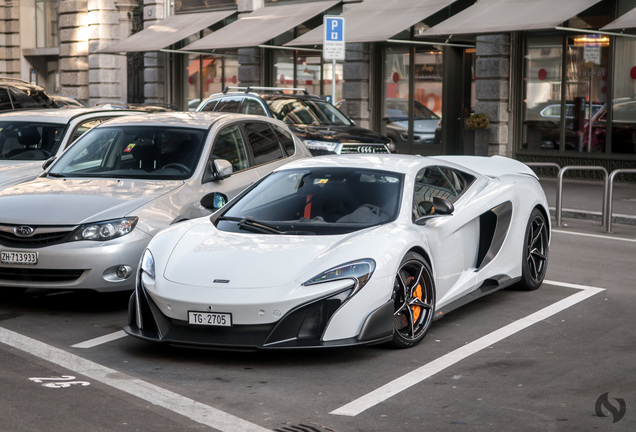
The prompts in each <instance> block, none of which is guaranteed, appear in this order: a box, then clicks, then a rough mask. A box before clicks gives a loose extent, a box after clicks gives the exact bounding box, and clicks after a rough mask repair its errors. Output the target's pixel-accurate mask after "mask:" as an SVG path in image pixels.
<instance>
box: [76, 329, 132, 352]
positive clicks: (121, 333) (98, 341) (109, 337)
mask: <svg viewBox="0 0 636 432" xmlns="http://www.w3.org/2000/svg"><path fill="white" fill-rule="evenodd" d="M123 337H126V332H125V331H123V330H120V331H118V332H115V333H111V334H107V335H104V336H100V337H97V338H95V339H90V340H87V341H85V342H80V343H76V344H75V345H71V348H93V347H96V346H97V345H101V344H105V343H107V342H111V341H114V340H117V339H121V338H123Z"/></svg>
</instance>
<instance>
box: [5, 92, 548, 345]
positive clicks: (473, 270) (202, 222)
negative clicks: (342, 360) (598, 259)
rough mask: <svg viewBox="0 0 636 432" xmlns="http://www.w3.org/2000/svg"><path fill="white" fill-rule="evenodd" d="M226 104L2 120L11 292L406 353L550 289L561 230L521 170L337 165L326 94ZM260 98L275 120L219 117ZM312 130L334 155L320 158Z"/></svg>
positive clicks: (200, 339) (148, 336)
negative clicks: (92, 298) (113, 302)
mask: <svg viewBox="0 0 636 432" xmlns="http://www.w3.org/2000/svg"><path fill="white" fill-rule="evenodd" d="M223 95H229V92H228V93H224V94H223ZM230 96H232V97H234V96H237V97H238V96H240V97H238V99H237V100H234V101H233V100H232V99H231V98H230ZM230 96H228V98H227V99H226V98H225V96H220V95H217V96H215V97H211V98H210V99H209V100H206V101H203V102H202V103H201V106H200V108H202V109H201V110H199V111H205V110H204V109H203V107H205V106H213V108H211V109H210V111H213V112H143V113H140V111H138V110H130V109H128V110H127V109H114V108H113V107H112V106H111V107H108V108H106V109H95V108H93V109H89V108H67V109H57V110H51V109H49V110H33V111H28V112H27V111H21V112H12V113H7V114H2V115H0V166H1V167H2V170H1V171H0V174H1V175H2V176H3V177H0V178H2V179H3V180H2V181H3V183H2V184H0V294H6V293H9V292H12V293H16V292H23V291H25V290H27V289H29V288H39V289H53V290H60V289H62V290H68V289H70V290H80V289H88V290H95V291H100V292H111V291H131V292H132V295H131V297H130V302H129V314H128V315H129V320H128V323H127V325H126V326H125V327H124V330H125V331H126V332H127V333H128V334H130V335H132V336H134V337H137V338H140V339H143V340H147V341H153V342H160V343H169V344H177V345H195V346H203V347H214V348H226V349H250V350H251V349H280V348H317V347H339V346H347V345H368V344H378V343H390V344H392V345H393V346H395V347H397V348H408V347H412V346H414V345H416V344H417V343H419V342H420V341H421V340H422V339H423V338H424V336H425V335H426V333H427V332H428V330H429V328H430V326H431V324H432V322H433V320H434V319H435V318H439V317H442V316H444V314H446V313H447V312H449V311H451V310H453V309H455V308H456V307H458V306H460V305H462V304H465V303H466V302H468V301H470V300H471V299H475V298H478V297H480V296H482V295H485V294H488V293H491V292H493V291H496V290H498V289H503V288H506V287H509V286H513V285H515V286H517V287H518V288H520V289H524V290H534V289H536V288H538V287H539V286H540V285H541V283H542V281H543V279H544V277H545V274H546V270H547V264H548V250H549V243H550V219H549V213H548V205H547V201H546V198H545V195H544V193H543V189H542V188H541V186H540V184H539V182H538V179H537V177H536V175H535V174H534V173H533V172H532V170H531V169H529V168H528V167H527V166H526V165H524V164H522V163H520V162H517V161H514V160H512V159H508V158H504V157H492V158H480V157H474V156H454V157H450V156H449V157H442V156H440V157H434V158H433V157H428V158H427V157H422V156H410V155H395V154H393V155H392V154H387V153H388V146H387V143H386V142H383V141H382V139H381V138H380V139H379V141H370V142H367V143H361V142H360V143H356V144H355V145H356V146H358V147H357V148H356V149H355V151H353V152H352V153H356V154H348V155H345V154H337V153H345V152H346V149H347V148H348V147H347V146H348V145H351V140H352V139H353V138H347V139H346V140H345V139H342V138H341V137H342V136H344V135H343V134H346V133H347V132H346V131H347V130H349V131H351V130H352V129H353V128H354V126H353V124H351V123H347V118H346V117H345V116H343V115H342V113H340V112H339V111H338V110H337V109H335V108H333V107H332V106H331V105H330V104H326V103H325V102H323V101H322V100H320V99H319V98H314V97H311V96H309V95H304V96H302V97H298V96H294V95H292V96H289V95H285V94H277V95H275V96H271V97H269V96H268V97H265V96H260V99H254V98H253V95H252V94H251V92H250V91H247V92H240V94H239V95H230ZM254 101H256V102H259V101H260V102H263V101H265V102H264V103H265V104H264V105H260V107H261V108H262V109H263V110H264V109H265V108H267V109H269V110H270V111H269V114H267V113H268V112H267V111H264V112H265V114H267V115H263V113H257V114H259V115H253V114H251V113H238V112H232V113H227V112H225V110H224V109H221V108H219V109H218V110H217V109H216V107H217V106H219V107H220V105H221V104H230V103H234V104H238V105H237V110H239V111H243V107H244V106H248V105H249V104H251V103H252V102H254ZM270 114H271V115H270ZM312 116H313V117H312ZM276 117H278V118H276ZM312 118H313V119H315V120H311V119H312ZM299 119H304V120H303V122H304V123H302V124H301V123H299V122H300V120H299ZM327 124H328V126H327ZM292 127H293V128H294V129H292ZM314 127H315V128H316V130H320V133H321V134H326V135H319V136H320V138H319V139H318V141H320V142H321V143H323V144H321V145H317V146H316V145H315V146H314V147H313V150H314V152H317V153H321V152H325V151H327V152H328V153H335V154H332V155H327V156H320V157H312V156H313V155H312V152H311V151H310V148H309V147H308V145H311V144H312V142H314V141H316V140H313V139H309V138H307V136H308V135H303V132H302V131H303V130H305V131H307V130H311V129H312V128H314ZM338 127H342V128H343V129H342V130H341V131H340V132H337V130H338ZM307 133H308V132H307ZM312 133H313V132H312ZM303 136H304V138H303ZM311 136H313V135H311ZM328 139H333V141H327V140H328ZM324 143H331V144H324ZM333 143H336V144H333ZM361 147H367V148H369V149H370V150H369V151H368V152H367V151H366V150H362V149H361ZM380 147H382V148H380ZM375 150H378V151H377V152H376V151H375ZM360 153H362V154H360ZM122 324H123V323H122Z"/></svg>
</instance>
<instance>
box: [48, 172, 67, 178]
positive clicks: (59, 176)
mask: <svg viewBox="0 0 636 432" xmlns="http://www.w3.org/2000/svg"><path fill="white" fill-rule="evenodd" d="M47 175H50V176H51V177H58V178H61V177H66V176H65V175H64V174H58V173H52V172H50V173H47Z"/></svg>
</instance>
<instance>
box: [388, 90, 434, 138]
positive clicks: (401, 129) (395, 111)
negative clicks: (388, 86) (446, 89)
mask: <svg viewBox="0 0 636 432" xmlns="http://www.w3.org/2000/svg"><path fill="white" fill-rule="evenodd" d="M408 103H409V101H408V99H398V98H389V99H387V100H386V102H385V117H384V121H385V122H386V134H387V136H388V137H389V138H391V139H392V140H393V142H394V143H395V144H396V145H400V144H408V142H409V134H408V124H409V115H408V112H409V109H408ZM439 122H440V117H439V116H438V115H437V114H435V113H434V112H433V111H431V110H430V109H428V107H426V105H423V104H421V103H420V102H418V101H415V109H414V110H413V144H415V145H433V144H435V128H436V127H437V125H438V124H439Z"/></svg>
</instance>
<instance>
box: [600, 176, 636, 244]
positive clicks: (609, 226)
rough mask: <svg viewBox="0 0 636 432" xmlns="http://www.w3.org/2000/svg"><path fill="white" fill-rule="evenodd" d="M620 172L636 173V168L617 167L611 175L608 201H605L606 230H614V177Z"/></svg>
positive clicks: (609, 231)
mask: <svg viewBox="0 0 636 432" xmlns="http://www.w3.org/2000/svg"><path fill="white" fill-rule="evenodd" d="M619 174H636V169H631V168H620V169H615V170H614V171H612V173H611V174H610V176H609V187H608V191H607V201H606V203H605V208H606V209H607V224H606V225H605V232H608V233H611V232H612V207H613V205H614V203H613V198H614V197H613V195H614V178H615V177H616V176H617V175H619Z"/></svg>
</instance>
